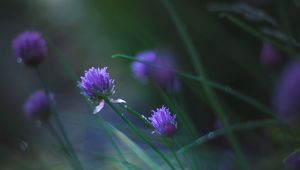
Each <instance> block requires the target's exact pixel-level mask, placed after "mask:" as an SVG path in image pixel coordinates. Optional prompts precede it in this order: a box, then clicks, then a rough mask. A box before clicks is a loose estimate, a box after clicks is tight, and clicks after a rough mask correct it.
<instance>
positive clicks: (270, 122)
mask: <svg viewBox="0 0 300 170" xmlns="http://www.w3.org/2000/svg"><path fill="white" fill-rule="evenodd" d="M277 124H278V125H280V122H279V121H277V120H274V119H268V120H258V121H251V122H246V123H240V124H235V125H232V126H230V129H231V130H232V131H243V130H250V129H255V128H259V127H264V126H268V125H277ZM225 133H226V132H225V131H224V129H218V130H215V131H212V132H209V133H208V134H206V135H204V136H201V137H199V138H198V139H196V140H195V141H194V142H192V143H190V144H188V145H186V146H184V147H182V148H181V149H179V150H178V151H177V153H180V154H181V153H185V152H186V151H188V150H189V149H191V148H193V147H195V146H198V145H201V144H204V143H206V142H208V141H210V140H213V139H215V138H217V137H220V136H222V135H224V134H225Z"/></svg>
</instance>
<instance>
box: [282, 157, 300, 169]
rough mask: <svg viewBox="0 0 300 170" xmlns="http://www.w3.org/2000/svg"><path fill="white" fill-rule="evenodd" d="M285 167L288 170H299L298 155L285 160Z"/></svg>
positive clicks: (299, 161) (299, 158)
mask: <svg viewBox="0 0 300 170" xmlns="http://www.w3.org/2000/svg"><path fill="white" fill-rule="evenodd" d="M284 163H285V166H286V167H287V169H289V170H299V169H300V155H299V153H295V154H293V155H291V156H290V157H288V158H287V159H285V161H284Z"/></svg>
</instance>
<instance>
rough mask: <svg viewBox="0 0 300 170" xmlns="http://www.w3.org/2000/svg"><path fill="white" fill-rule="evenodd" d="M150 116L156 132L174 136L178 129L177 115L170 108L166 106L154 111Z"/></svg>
mask: <svg viewBox="0 0 300 170" xmlns="http://www.w3.org/2000/svg"><path fill="white" fill-rule="evenodd" d="M152 112H153V114H152V116H151V117H150V118H149V120H150V121H151V124H152V125H153V127H154V128H155V132H156V133H157V134H159V135H162V136H168V137H170V136H173V135H174V133H175V132H176V130H177V122H176V115H173V116H172V115H171V113H170V111H169V109H168V108H167V107H165V106H162V107H161V108H158V109H156V110H155V111H154V110H153V111H152Z"/></svg>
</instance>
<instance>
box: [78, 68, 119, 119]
mask: <svg viewBox="0 0 300 170" xmlns="http://www.w3.org/2000/svg"><path fill="white" fill-rule="evenodd" d="M106 70H107V67H104V68H101V69H100V68H94V67H92V68H90V69H89V70H87V71H85V74H84V76H82V77H81V82H79V83H78V87H79V88H81V90H82V94H83V95H84V96H86V97H87V98H88V99H89V100H90V101H92V102H93V103H96V104H98V106H97V107H96V108H95V110H94V114H95V113H98V112H99V111H100V110H101V109H102V108H103V107H104V103H105V101H104V98H108V99H110V101H111V102H114V103H125V101H124V100H122V99H117V100H113V99H111V98H110V96H112V95H113V94H114V93H115V90H114V89H115V85H114V80H112V79H111V78H110V76H109V73H107V72H106Z"/></svg>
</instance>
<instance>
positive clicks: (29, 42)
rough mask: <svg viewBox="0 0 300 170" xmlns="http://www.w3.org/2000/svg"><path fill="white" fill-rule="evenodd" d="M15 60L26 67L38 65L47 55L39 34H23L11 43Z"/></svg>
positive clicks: (44, 44) (43, 41) (44, 43)
mask: <svg viewBox="0 0 300 170" xmlns="http://www.w3.org/2000/svg"><path fill="white" fill-rule="evenodd" d="M12 49H13V51H14V53H15V55H16V57H17V60H19V61H22V62H24V63H25V64H26V65H27V66H37V65H39V64H40V63H41V62H42V61H43V60H44V58H45V57H46V55H47V46H46V42H45V40H44V38H43V37H42V36H41V34H40V33H39V32H23V33H21V34H20V35H18V36H17V37H16V38H15V39H14V40H13V43H12Z"/></svg>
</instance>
